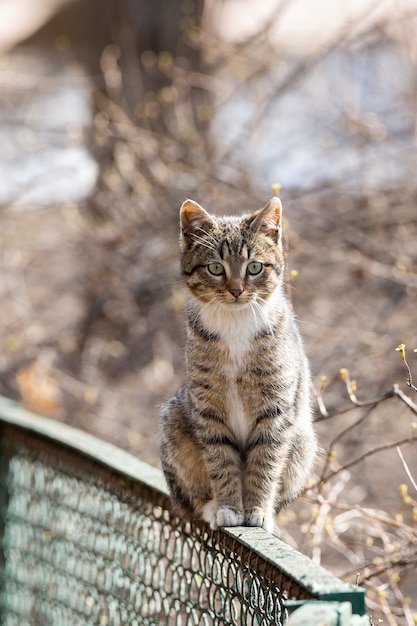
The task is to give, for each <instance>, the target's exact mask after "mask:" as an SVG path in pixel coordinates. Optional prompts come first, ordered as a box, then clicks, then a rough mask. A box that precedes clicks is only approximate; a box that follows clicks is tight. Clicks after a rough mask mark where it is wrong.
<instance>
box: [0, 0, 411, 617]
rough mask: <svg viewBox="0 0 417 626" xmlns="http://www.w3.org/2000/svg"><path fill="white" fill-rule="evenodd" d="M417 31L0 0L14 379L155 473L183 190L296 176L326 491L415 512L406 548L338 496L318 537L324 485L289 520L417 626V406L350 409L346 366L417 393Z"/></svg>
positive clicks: (7, 293) (0, 131)
mask: <svg viewBox="0 0 417 626" xmlns="http://www.w3.org/2000/svg"><path fill="white" fill-rule="evenodd" d="M416 34H417V1H416V0H350V1H348V2H347V1H346V0H332V1H330V0H317V1H316V2H314V3H311V2H308V0H281V1H277V0H264V2H262V3H259V2H257V1H256V0H205V1H204V0H183V1H181V2H175V3H173V2H170V0H107V1H106V2H105V3H103V2H102V1H101V0H78V1H77V0H37V1H36V3H35V2H33V1H31V0H2V2H0V51H1V52H0V86H1V91H0V255H1V256H0V259H1V261H0V293H1V303H2V306H1V315H0V345H1V352H0V393H2V394H3V395H6V396H9V397H12V398H15V399H18V400H20V401H21V402H23V404H24V405H25V406H26V407H27V408H29V409H31V410H33V411H35V412H39V413H42V414H44V415H48V416H50V417H53V418H55V419H58V420H62V421H66V422H68V423H70V424H73V425H75V426H77V427H79V428H82V429H84V430H86V431H89V432H93V433H94V434H97V435H99V436H100V437H103V438H105V439H107V440H110V441H112V442H113V443H116V444H117V445H119V446H121V447H123V448H125V449H126V450H129V451H130V452H133V453H134V454H136V455H138V456H140V457H141V458H142V459H144V460H145V461H148V462H150V463H152V464H155V465H158V464H159V458H158V455H159V452H158V413H159V410H160V407H161V405H162V404H163V402H164V401H165V400H166V399H167V398H169V397H170V395H171V394H172V393H173V392H174V390H175V389H176V387H177V385H178V384H179V383H180V381H181V379H182V374H183V357H182V345H183V306H184V302H185V293H184V290H183V287H182V285H181V281H180V275H179V269H178V250H177V240H178V211H179V206H180V204H181V202H182V201H183V200H184V199H185V198H186V197H191V198H193V199H194V200H196V201H198V202H199V203H200V204H202V205H203V206H204V207H206V208H207V209H208V210H209V211H212V212H214V213H218V214H228V213H229V214H230V213H242V212H245V211H253V210H255V209H256V208H259V207H260V206H262V205H263V204H264V203H265V202H266V201H267V200H268V199H269V198H270V197H271V196H272V195H273V191H272V189H271V187H272V185H274V184H279V185H281V186H282V189H281V192H280V196H281V199H282V201H283V205H284V213H285V227H286V240H287V247H288V273H289V275H290V276H291V278H290V292H291V297H292V300H293V304H294V307H295V310H296V314H297V316H298V319H299V323H300V327H301V330H302V333H303V336H304V339H305V343H306V347H307V351H308V354H309V356H310V359H311V365H312V371H313V376H314V381H315V386H316V389H317V390H318V392H317V393H318V395H319V396H320V398H321V399H322V401H323V402H324V403H325V406H326V411H327V412H328V413H329V415H331V416H332V418H331V419H325V415H323V411H322V412H321V413H320V411H318V424H317V428H318V431H319V436H320V439H321V441H322V445H323V449H324V450H325V451H330V452H332V453H333V452H334V450H333V448H334V447H335V446H336V443H337V444H338V445H339V447H340V450H339V451H338V452H337V454H338V455H339V456H338V459H339V458H340V459H341V460H340V465H338V466H337V467H336V466H334V467H336V471H337V472H338V473H337V480H336V479H335V483H334V485H333V487H334V490H333V492H332V491H331V487H329V490H328V491H327V492H326V493H327V495H326V498H329V497H330V496H329V493H330V492H331V493H333V496H332V498H333V500H332V503H333V504H334V505H335V506H336V505H338V506H341V505H340V503H341V502H342V504H343V506H347V507H348V509H349V508H352V510H353V507H355V506H360V507H361V510H362V512H363V511H364V510H368V511H369V510H370V507H373V508H372V510H378V511H381V510H383V511H384V513H383V515H384V516H385V517H384V520H386V519H390V520H394V522H395V520H397V522H395V523H394V524H391V526H390V528H391V531H392V533H393V535H392V536H391V535H390V542H389V547H387V546H386V545H385V544H384V540H383V538H382V534H381V533H380V534H378V533H379V531H377V530H375V528H376V527H375V525H374V526H372V527H373V529H374V530H373V531H372V532H373V533H374V534H373V535H372V533H370V531H369V524H371V522H370V521H369V517H368V518H366V520H367V521H366V520H365V521H364V519H365V518H363V517H362V518H361V520H360V521H359V518H356V517H355V519H353V517H354V516H353V517H352V516H351V518H349V520H347V518H346V516H345V517H344V518H341V517H340V515H341V513H340V511H339V512H338V513H334V514H333V513H332V514H330V513H328V514H326V515H327V517H326V519H327V520H328V526H326V523H325V522H323V519H322V520H321V523H322V527H321V528H322V530H321V531H320V532H321V534H320V532H319V533H318V535H317V532H316V531H317V528H318V525H317V524H318V522H317V518H318V517H317V516H318V515H319V513H318V511H319V512H320V515H321V514H322V508H320V506H321V504H320V502H321V501H320V498H318V497H317V493H316V495H315V499H314V498H313V496H311V498H310V501H309V500H308V498H307V499H306V501H305V502H304V503H303V504H302V505H300V507H301V508H300V510H299V511H297V514H295V513H294V516H295V515H296V517H291V514H290V513H288V515H287V517H286V518H283V520H282V525H283V527H284V529H285V532H287V535H286V539H287V540H288V541H290V542H293V543H294V544H296V545H298V546H299V547H300V546H301V548H302V549H304V551H306V552H310V553H311V554H312V555H313V557H314V558H316V560H322V561H323V562H324V564H325V565H326V566H328V567H332V568H333V570H334V571H335V572H336V573H337V574H339V575H341V574H344V573H346V572H347V573H346V575H347V576H354V574H353V573H352V572H354V571H356V569H355V568H358V569H359V570H360V571H362V573H363V578H364V579H365V582H367V583H368V582H369V586H370V589H371V592H372V593H371V592H370V598H371V599H370V602H371V605H370V606H371V608H372V607H374V611H375V615H379V614H381V615H383V618H384V619H385V620H388V623H391V624H396V623H399V624H402V623H404V624H413V623H415V622H414V621H413V620H414V619H417V618H415V615H416V612H417V608H416V607H417V600H416V597H415V588H416V586H417V581H416V578H415V574H414V578H413V571H415V566H416V564H417V546H416V540H415V539H413V532H414V533H415V527H416V526H415V524H416V519H417V508H416V507H414V509H413V507H412V506H411V505H410V502H408V504H407V502H405V501H404V488H403V487H401V488H399V485H403V484H406V485H408V489H409V491H410V493H411V492H413V490H414V497H415V496H416V495H417V494H416V493H415V489H414V487H415V482H414V483H413V481H415V479H416V478H417V454H416V445H417V444H416V441H415V436H414V435H415V421H416V420H417V418H416V411H415V409H414V410H413V408H411V410H410V409H409V408H407V406H406V405H405V404H404V403H401V402H400V401H398V400H395V399H394V400H393V401H391V402H388V401H385V400H384V401H382V402H376V403H374V404H372V402H371V404H370V406H371V407H373V408H372V410H368V413H366V415H364V414H363V413H360V410H359V409H355V410H354V411H353V410H351V409H352V408H353V406H351V404H350V403H349V399H348V393H347V392H348V390H347V389H346V385H345V383H344V382H343V381H342V380H341V378H340V374H339V370H340V368H348V369H349V371H350V373H351V376H352V377H353V378H354V379H355V381H356V382H355V388H356V387H357V392H356V393H357V396H358V397H359V398H360V400H363V401H371V400H373V399H374V398H379V397H380V396H383V394H384V393H385V392H386V391H387V390H390V389H392V387H393V385H394V384H395V383H399V385H400V388H401V389H403V390H404V391H405V392H406V393H407V394H412V393H413V391H412V390H409V389H408V388H407V385H406V382H405V381H406V376H407V373H406V370H405V368H404V363H403V361H402V359H401V356H400V355H399V354H398V353H396V352H395V348H396V347H397V346H398V344H399V343H405V344H406V345H407V349H408V351H407V357H408V361H409V364H410V367H411V370H412V371H414V372H415V375H416V378H417V355H416V354H414V353H413V349H414V348H417V327H416V311H417V236H416V235H417V208H416V198H417V176H416V174H417V169H416V165H417V152H416V120H417V117H416V113H417V106H416V104H417V102H416V99H417V36H416ZM324 377H325V378H324ZM324 387H325V390H324ZM322 392H323V393H322ZM321 396H322V397H321ZM410 398H411V399H412V401H413V402H416V401H417V396H416V395H415V394H414V397H413V396H410ZM358 411H359V413H358ZM356 422H358V424H357V425H355V424H356ZM410 429H411V430H410ZM413 429H414V430H413ZM345 430H346V433H345ZM410 432H411V435H410ZM340 433H345V434H343V436H342V435H341V434H340ZM413 433H414V435H413ZM413 437H414V438H413ZM408 439H409V443H408V445H404V446H402V447H401V450H402V457H403V459H401V457H400V456H399V454H398V453H397V451H396V445H395V443H396V442H397V441H407V440H408ZM336 447H337V446H336ZM382 447H385V449H384V451H383V452H380V453H375V450H377V449H379V448H382ZM372 451H374V452H372ZM369 452H372V453H371V454H369V456H368V453H369ZM361 456H364V459H363V460H362V461H361V462H360V463H358V464H356V463H353V466H352V468H351V469H350V470H349V471H348V470H347V469H346V470H345V471H344V472H342V471H341V469H340V468H343V467H344V466H346V465H348V464H349V463H350V462H351V461H352V460H354V459H356V458H359V457H361ZM323 458H326V453H324V454H323ZM407 470H408V473H407ZM410 476H411V478H410ZM342 478H343V480H342ZM340 481H342V482H340ZM343 481H344V482H343ZM413 485H414V486H413ZM401 489H403V491H401ZM335 494H336V495H335ZM319 495H320V497H321V498H323V497H324V495H323V493H322V492H320V494H319ZM414 501H415V500H412V502H414ZM412 502H411V504H412ZM329 506H330V505H329ZM407 506H408V508H407ZM410 506H411V508H410ZM416 506H417V505H416ZM404 507H405V508H404ZM330 508H331V507H330ZM336 508H337V506H336ZM405 509H406V510H405ZM339 514H340V515H339ZM345 515H346V514H345ZM398 516H402V519H403V520H406V523H405V522H404V523H405V527H404V528H405V530H404V533H405V534H404V535H401V537H399V535H398V533H400V530H399V526H398V524H400V522H398V519H399V518H398ZM397 518H398V519H397ZM300 519H301V520H302V519H304V527H305V528H306V529H307V530H306V531H305V532H304V535H305V536H307V535H308V533H309V532H310V531H311V529H313V531H314V532H315V533H316V534H314V532H313V535H314V538H313V539H311V536H310V539H306V538H304V539H303V538H301V537H299V536H298V535H297V530H293V527H294V528H295V527H297V528H298V527H299V526H300ZM320 519H321V518H320ZM378 519H379V521H378V524H380V525H381V524H382V522H381V519H380V518H378ZM308 520H310V521H308ZM374 521H375V520H373V522H372V524H374ZM384 523H385V522H384ZM402 523H403V522H401V524H402ZM337 524H338V525H337ZM367 524H368V526H367ZM372 524H371V525H372ZM395 524H397V525H396V526H395ZM394 526H395V531H394V530H392V529H393V528H394ZM381 527H382V526H381ZM384 528H385V526H384ZM402 528H403V527H402V526H401V529H402ZM307 531H308V532H307ZM385 531H386V528H385V530H384V532H385ZM391 531H390V532H391ZM401 532H402V531H401ZM349 533H350V534H349ZM358 533H361V537H362V539H361V547H360V548H358V547H357V545H356V544H355V541H356V543H357V537H358ZM369 533H370V534H369ZM375 533H376V534H375ZM410 533H411V534H410ZM352 534H355V537H354V538H353V537H352ZM400 534H401V533H400ZM310 535H311V533H310ZM319 535H320V537H319ZM371 535H372V536H371ZM404 537H407V539H406V540H405V539H404ZM414 537H415V535H414ZM404 541H405V543H404ZM303 542H304V543H303ZM320 542H321V543H320ZM396 542H397V543H396ZM401 542H402V543H401ZM368 544H369V545H368ZM347 545H349V550H350V552H349V553H348V552H347V548H346V546H347ZM355 545H356V547H355ZM321 546H322V547H323V549H321ZM364 546H367V549H368V552H366V551H365V548H364ZM332 550H333V551H332ZM390 550H391V552H390ZM342 554H343V557H342V556H341V555H342ZM393 554H394V555H395V554H397V555H398V554H400V556H401V558H400V557H398V558H399V560H400V561H401V559H402V561H404V567H403V569H402V570H401V575H400V574H398V568H397V569H395V571H394V570H393V569H392V568H393V565H392V563H393V560H392V555H393ZM387 555H388V556H387ZM361 559H362V560H361ZM378 559H379V560H378ZM397 560H398V559H397ZM341 561H343V563H342V562H341ZM345 561H346V562H345ZM361 564H362V565H361ZM372 567H373V568H374V569H372ZM349 568H350V569H349ZM361 568H362V569H361ZM366 568H368V569H366ZM378 568H379V569H378ZM351 570H352V571H351ZM380 570H381V571H382V572H383V573H382V574H381V573H380ZM403 570H404V571H403ZM378 572H379V573H378ZM394 574H395V576H397V575H398V576H400V578H401V581H402V582H401V584H400V582H399V581H397V582H396V581H395V580H394V578H395V576H394ZM372 594H373V595H372ZM384 594H385V595H384ZM372 602H373V604H372ZM413 602H414V605H413V606H414V607H415V608H414V614H413V610H412V608H410V607H411V606H412V604H413ZM384 603H385V604H384ZM384 607H385V608H384ZM387 616H388V617H387ZM390 620H391V621H390ZM375 623H376V622H375Z"/></svg>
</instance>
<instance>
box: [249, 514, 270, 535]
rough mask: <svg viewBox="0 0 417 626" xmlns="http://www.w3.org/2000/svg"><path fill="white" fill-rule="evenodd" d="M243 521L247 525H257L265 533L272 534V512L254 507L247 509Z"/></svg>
mask: <svg viewBox="0 0 417 626" xmlns="http://www.w3.org/2000/svg"><path fill="white" fill-rule="evenodd" d="M245 521H246V525H247V526H258V527H259V528H263V529H264V530H266V532H267V533H270V534H271V535H272V534H274V530H275V522H274V518H273V515H272V513H269V512H268V511H264V510H263V509H256V510H254V511H249V512H247V513H246V515H245Z"/></svg>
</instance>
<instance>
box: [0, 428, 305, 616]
mask: <svg viewBox="0 0 417 626" xmlns="http://www.w3.org/2000/svg"><path fill="white" fill-rule="evenodd" d="M5 452H6V453H7V454H6V455H5V454H4V453H5ZM2 465H3V467H2V472H1V476H2V480H3V487H4V488H3V495H5V494H6V496H7V500H8V503H7V508H6V514H5V516H4V519H3V523H4V537H3V548H4V557H5V558H4V561H5V562H4V574H3V585H2V587H3V589H2V594H1V617H2V620H1V623H2V624H4V625H5V626H35V625H36V626H38V625H39V626H47V625H57V626H81V625H83V626H84V625H90V624H91V625H92V624H98V625H102V626H105V625H107V624H108V625H109V626H110V625H111V626H119V625H120V626H121V625H125V624H126V625H127V624H129V626H135V625H139V624H141V625H142V624H143V625H147V624H163V625H165V624H166V625H174V624H175V625H191V624H196V625H197V624H203V625H211V624H247V625H252V624H253V625H257V626H266V625H267V624H274V625H275V624H282V623H284V622H285V620H286V616H287V613H286V610H285V608H284V604H283V601H284V598H285V596H286V594H291V593H293V591H292V590H291V586H293V585H294V583H293V582H292V581H287V582H286V584H285V581H284V580H281V581H278V582H277V575H276V573H275V576H274V575H273V574H272V572H268V567H269V566H268V564H266V563H264V562H260V559H259V557H257V555H256V554H255V553H253V552H252V551H250V550H249V549H247V548H245V547H244V546H242V545H241V544H240V543H239V542H236V541H235V540H232V539H231V538H230V537H227V536H223V534H222V533H219V532H212V531H208V530H207V528H206V527H205V526H203V525H201V526H199V525H194V524H185V525H182V526H181V525H180V524H179V523H178V522H177V520H176V519H173V518H172V517H171V514H170V512H169V508H168V502H167V500H166V498H165V497H164V496H162V495H161V494H159V495H158V494H155V492H152V491H151V490H149V489H148V488H147V487H146V486H142V487H141V486H140V485H138V484H137V483H134V484H133V483H130V482H129V480H125V479H124V478H122V477H121V476H119V475H117V474H114V473H113V472H111V471H109V470H106V468H103V467H101V466H97V465H96V464H95V463H94V462H93V461H91V462H90V461H88V459H84V458H82V457H78V456H77V455H76V454H74V453H72V452H69V451H67V450H66V449H65V448H62V449H60V448H59V447H57V446H56V445H54V444H48V443H45V442H44V441H43V440H41V439H37V438H33V437H27V436H25V435H16V433H14V434H13V437H12V436H11V435H10V434H9V435H8V436H7V450H6V451H5V450H3V457H2ZM4 489H5V491H4ZM261 561H262V560H261ZM278 578H279V577H278ZM281 578H282V576H281ZM280 584H282V586H283V588H284V587H286V594H285V593H283V590H282V589H280V587H279V585H280Z"/></svg>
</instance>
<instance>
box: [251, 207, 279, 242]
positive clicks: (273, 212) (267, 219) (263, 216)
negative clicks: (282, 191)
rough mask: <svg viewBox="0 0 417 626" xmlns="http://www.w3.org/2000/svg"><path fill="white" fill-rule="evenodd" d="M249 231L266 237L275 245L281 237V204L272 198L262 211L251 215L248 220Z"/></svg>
mask: <svg viewBox="0 0 417 626" xmlns="http://www.w3.org/2000/svg"><path fill="white" fill-rule="evenodd" d="M249 225H250V228H251V230H253V231H255V232H256V233H263V234H265V235H268V236H269V237H271V239H273V240H274V241H275V242H276V243H278V242H279V241H280V240H281V236H282V204H281V200H280V199H279V198H277V197H276V196H274V197H273V198H271V200H270V201H269V202H267V203H266V204H265V206H264V207H263V208H262V209H259V211H256V212H255V213H253V214H252V215H251V216H250V218H249Z"/></svg>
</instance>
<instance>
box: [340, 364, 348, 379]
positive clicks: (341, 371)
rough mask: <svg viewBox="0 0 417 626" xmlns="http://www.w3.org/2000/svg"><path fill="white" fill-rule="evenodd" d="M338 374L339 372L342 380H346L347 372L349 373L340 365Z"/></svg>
mask: <svg viewBox="0 0 417 626" xmlns="http://www.w3.org/2000/svg"><path fill="white" fill-rule="evenodd" d="M339 374H340V378H341V379H342V380H343V382H346V380H347V377H348V374H349V370H347V369H346V368H345V367H342V368H341V369H340V370H339Z"/></svg>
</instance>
